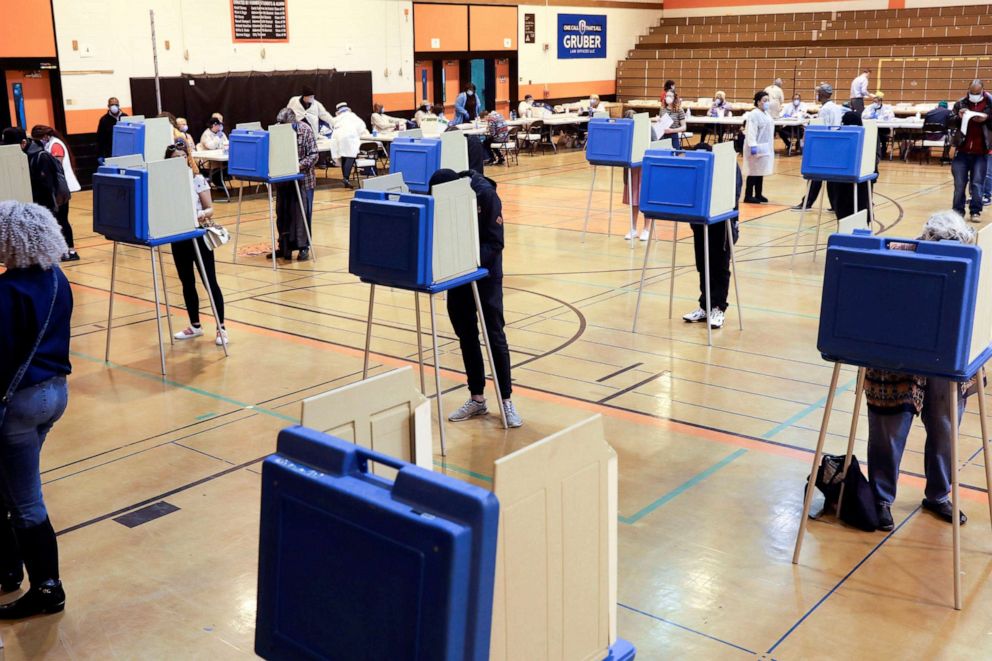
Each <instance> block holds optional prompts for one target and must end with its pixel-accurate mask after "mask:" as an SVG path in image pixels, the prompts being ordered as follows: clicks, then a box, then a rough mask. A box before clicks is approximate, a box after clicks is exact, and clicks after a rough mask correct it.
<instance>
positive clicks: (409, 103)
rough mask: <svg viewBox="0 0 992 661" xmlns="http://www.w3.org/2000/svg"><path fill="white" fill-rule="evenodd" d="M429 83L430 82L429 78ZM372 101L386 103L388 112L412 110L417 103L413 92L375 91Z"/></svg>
mask: <svg viewBox="0 0 992 661" xmlns="http://www.w3.org/2000/svg"><path fill="white" fill-rule="evenodd" d="M418 75H419V74H418ZM418 81H419V78H418ZM428 84H430V79H429V78H428ZM372 101H373V102H375V103H381V104H382V105H384V106H385V107H386V114H389V113H390V112H393V111H395V110H412V109H413V108H414V106H415V105H416V101H414V96H413V92H373V93H372Z"/></svg>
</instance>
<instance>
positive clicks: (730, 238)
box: [724, 220, 744, 330]
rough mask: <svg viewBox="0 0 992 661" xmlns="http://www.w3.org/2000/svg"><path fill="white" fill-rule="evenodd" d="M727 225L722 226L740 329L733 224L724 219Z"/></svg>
mask: <svg viewBox="0 0 992 661" xmlns="http://www.w3.org/2000/svg"><path fill="white" fill-rule="evenodd" d="M724 222H726V223H727V225H726V226H725V227H724V234H725V236H726V237H727V248H728V249H729V250H730V267H731V268H732V269H733V271H731V274H732V275H733V276H734V298H735V299H736V300H737V323H738V324H739V325H740V329H741V330H744V310H743V307H744V304H743V303H741V290H740V287H738V286H737V258H736V257H735V256H734V226H733V225H731V224H730V222H731V221H729V220H727V221H724Z"/></svg>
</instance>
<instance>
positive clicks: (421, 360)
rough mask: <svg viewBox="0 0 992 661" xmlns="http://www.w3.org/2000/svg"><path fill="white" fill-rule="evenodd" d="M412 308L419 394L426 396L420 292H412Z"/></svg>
mask: <svg viewBox="0 0 992 661" xmlns="http://www.w3.org/2000/svg"><path fill="white" fill-rule="evenodd" d="M413 307H414V310H415V313H416V315H417V362H418V363H420V392H421V393H422V394H424V395H426V394H427V385H426V384H425V383H424V338H423V331H422V330H421V327H420V292H417V291H415V292H413ZM371 318H372V311H371V309H370V310H369V319H371Z"/></svg>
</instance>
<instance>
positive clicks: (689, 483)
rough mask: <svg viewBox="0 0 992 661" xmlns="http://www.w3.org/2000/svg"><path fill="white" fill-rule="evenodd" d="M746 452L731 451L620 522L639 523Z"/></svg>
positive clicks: (621, 518)
mask: <svg viewBox="0 0 992 661" xmlns="http://www.w3.org/2000/svg"><path fill="white" fill-rule="evenodd" d="M746 452H747V450H745V449H744V448H741V449H740V450H735V451H734V452H732V453H730V454H729V455H727V456H726V457H724V458H723V459H721V460H720V461H718V462H716V463H715V464H713V465H712V466H710V467H709V468H707V469H706V470H704V471H703V472H701V473H696V474H695V475H693V476H692V477H690V478H689V479H688V480H686V481H685V482H683V483H682V484H680V485H679V486H677V487H675V488H674V489H672V490H671V491H669V492H668V493H666V494H665V495H664V496H662V497H661V498H659V499H658V500H656V501H654V502H653V503H651V504H650V505H647V506H646V507H644V508H642V509H641V510H640V511H638V512H636V513H634V514H632V515H631V516H618V517H617V518H618V519H619V520H620V523H626V524H627V525H634V524H635V523H637V522H638V521H640V520H641V519H643V518H644V517H646V516H647V515H648V514H650V513H651V512H653V511H655V510H656V509H658V508H659V507H661V506H662V505H664V504H666V503H668V502H669V501H670V500H672V499H674V498H677V497H678V496H680V495H682V494H683V493H685V492H686V491H688V490H689V489H691V488H692V487H694V486H696V485H697V484H699V483H700V482H702V481H703V480H705V479H706V478H708V477H709V476H710V475H712V474H713V473H716V472H717V471H719V470H720V469H721V468H723V467H725V466H727V465H728V464H730V462H732V461H733V460H734V459H737V458H738V457H740V456H741V455H743V454H745V453H746Z"/></svg>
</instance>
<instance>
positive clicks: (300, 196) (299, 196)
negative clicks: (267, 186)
mask: <svg viewBox="0 0 992 661" xmlns="http://www.w3.org/2000/svg"><path fill="white" fill-rule="evenodd" d="M293 183H294V184H296V186H295V188H296V199H297V200H299V202H300V212H301V213H302V214H303V229H305V230H306V231H307V243H308V244H309V245H310V259H312V260H313V263H314V264H316V263H317V251H316V250H314V247H313V236H312V235H311V232H310V225H309V224H308V223H307V208H306V206H305V205H304V204H303V193H301V192H300V180H299V179H297V180H296V181H295V182H293ZM310 217H311V218H313V209H310Z"/></svg>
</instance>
